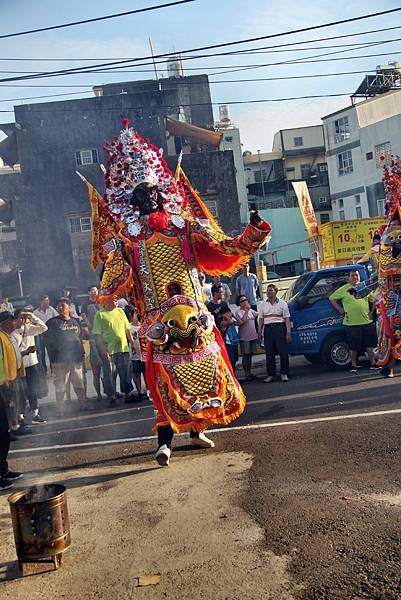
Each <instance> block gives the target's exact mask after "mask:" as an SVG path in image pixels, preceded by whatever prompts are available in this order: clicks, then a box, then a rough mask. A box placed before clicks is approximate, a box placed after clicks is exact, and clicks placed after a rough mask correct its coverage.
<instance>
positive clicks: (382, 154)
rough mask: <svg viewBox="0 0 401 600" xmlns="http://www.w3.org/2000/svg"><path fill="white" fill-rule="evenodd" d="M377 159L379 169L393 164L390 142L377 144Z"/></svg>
mask: <svg viewBox="0 0 401 600" xmlns="http://www.w3.org/2000/svg"><path fill="white" fill-rule="evenodd" d="M382 158H383V160H382ZM375 159H376V168H377V169H381V168H382V167H383V166H384V165H390V164H391V144H390V142H384V144H378V145H377V146H375Z"/></svg>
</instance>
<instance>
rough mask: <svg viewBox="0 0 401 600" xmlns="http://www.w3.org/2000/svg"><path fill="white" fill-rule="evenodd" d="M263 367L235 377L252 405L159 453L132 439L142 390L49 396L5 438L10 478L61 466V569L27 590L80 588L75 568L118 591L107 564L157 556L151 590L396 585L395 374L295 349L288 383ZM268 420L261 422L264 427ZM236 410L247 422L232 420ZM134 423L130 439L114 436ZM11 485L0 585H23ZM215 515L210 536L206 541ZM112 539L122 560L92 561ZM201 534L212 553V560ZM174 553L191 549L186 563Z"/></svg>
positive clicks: (241, 595) (238, 594) (249, 594)
mask: <svg viewBox="0 0 401 600" xmlns="http://www.w3.org/2000/svg"><path fill="white" fill-rule="evenodd" d="M262 370H263V365H260V366H259V372H260V375H261V378H260V379H258V380H256V382H253V383H251V384H246V385H245V386H244V387H245V391H246V393H247V396H248V406H247V409H246V411H245V413H244V415H243V416H242V417H241V419H238V420H237V421H236V422H235V423H234V424H233V425H232V427H228V428H226V429H225V433H223V434H217V433H215V434H213V433H212V437H213V439H215V441H216V448H215V449H214V450H213V451H205V450H196V449H193V448H191V447H190V446H189V444H188V441H187V436H180V437H179V438H177V439H175V442H174V449H173V456H172V462H171V466H170V467H169V468H168V469H160V468H158V466H157V465H156V463H155V461H154V451H155V444H154V441H153V440H151V441H149V440H147V439H145V440H141V438H143V437H145V438H146V437H147V436H149V435H151V427H152V424H153V409H152V407H151V405H150V404H149V403H144V404H143V405H140V406H138V407H126V406H124V405H123V404H121V405H119V406H117V408H115V409H109V408H108V407H107V406H106V405H102V406H101V407H100V409H99V410H98V411H96V412H93V413H89V414H85V413H84V414H82V413H77V412H73V413H72V414H71V415H70V416H67V417H64V418H63V419H56V418H55V417H53V416H52V414H53V412H54V408H55V407H54V403H53V404H52V403H48V404H46V405H45V406H44V410H45V409H46V412H47V414H48V416H49V422H48V423H47V424H46V425H43V426H39V425H38V426H35V427H33V428H32V429H33V433H32V435H29V436H26V437H25V438H24V439H21V440H19V441H18V442H16V443H13V446H12V448H13V452H11V453H10V459H11V460H10V465H11V468H13V469H17V470H21V471H24V472H25V478H24V479H22V480H21V481H20V482H17V486H18V485H32V482H35V479H34V478H36V479H37V481H38V482H42V483H43V481H47V480H49V478H50V479H51V478H53V479H54V480H57V481H61V482H65V484H66V485H67V488H68V493H69V498H70V499H71V515H73V516H72V522H73V524H74V527H75V530H74V545H73V547H72V548H71V551H69V553H68V554H67V556H66V563H65V567H63V568H62V569H61V570H60V571H59V573H61V574H62V578H61V579H60V575H58V576H57V577H58V578H55V577H54V576H53V575H51V581H50V584H52V585H53V587H51V586H50V587H49V579H50V576H48V575H43V576H39V578H38V579H36V578H35V579H34V578H32V580H31V581H33V582H34V584H33V585H34V586H36V587H33V585H32V584H31V585H30V586H29V585H28V584H29V581H30V578H26V580H25V581H24V582H23V584H24V585H26V587H27V588H28V587H29V589H30V591H29V596H30V597H32V599H35V600H36V598H42V599H44V600H48V599H49V600H50V598H54V595H55V594H56V595H60V597H69V598H81V597H82V593H81V592H80V591H78V592H77V593H76V594H75V595H74V594H71V589H72V587H73V586H74V585H76V581H77V576H78V581H81V580H82V581H84V582H86V581H90V582H91V586H90V591H89V592H88V593H87V594H86V595H85V597H86V598H88V599H90V600H92V598H93V600H95V598H96V599H97V598H107V599H110V600H114V598H115V599H116V600H117V598H121V597H122V595H121V593H120V591H119V589H118V587H115V589H114V588H113V586H112V585H111V584H110V582H113V581H114V580H113V576H114V572H118V582H119V583H121V581H125V580H127V581H130V580H131V579H132V574H133V573H134V574H136V573H139V574H146V573H153V572H160V573H161V577H162V581H161V583H160V586H159V587H155V588H154V589H153V590H148V594H147V597H148V598H150V599H151V600H159V599H161V598H168V599H170V598H171V599H172V600H173V598H174V599H175V598H177V597H179V598H187V597H191V595H193V589H197V590H199V593H198V592H197V595H198V597H199V598H201V599H202V600H210V599H211V598H214V599H215V600H226V599H227V598H230V600H254V598H261V599H262V598H263V599H265V598H266V600H272V598H274V600H295V599H296V600H351V599H352V600H362V599H364V600H399V598H401V580H400V572H401V559H400V556H401V535H400V531H401V510H400V507H401V475H400V469H399V465H400V461H401V445H400V443H399V437H400V431H401V410H400V409H401V407H400V402H399V396H400V393H399V383H400V379H399V377H398V376H397V375H396V377H394V378H393V379H383V378H382V377H381V376H380V375H379V374H378V373H377V372H371V371H369V370H368V369H366V368H365V369H360V370H359V371H358V373H357V374H350V373H330V372H327V371H325V370H323V369H320V368H317V367H313V366H311V365H309V364H308V363H307V362H306V361H304V360H303V359H294V360H292V375H291V380H290V381H289V382H288V383H281V382H276V383H272V384H264V383H263V379H262V377H263V373H262ZM373 413H374V414H373ZM381 413H382V414H381ZM369 415H370V416H369ZM346 416H349V417H350V418H345V419H344V418H342V417H346ZM338 417H339V419H338V420H337V418H338ZM320 419H321V420H320ZM281 423H282V424H283V425H282V426H281V425H280V426H276V425H279V424H281ZM264 424H265V425H266V426H268V427H269V428H268V429H266V428H265V427H259V426H260V425H264ZM241 425H250V426H254V428H252V429H239V430H238V429H236V428H237V427H241ZM270 426H272V427H270ZM132 438H134V439H135V440H136V441H133V442H131V441H126V442H124V443H115V444H114V443H113V440H121V439H127V440H131V439H132ZM100 442H105V443H103V444H101V443H100ZM110 442H111V443H110ZM80 444H87V445H80ZM39 448H42V450H39ZM46 448H48V449H46ZM15 451H16V452H15ZM210 461H211V462H210ZM214 461H217V462H214ZM241 465H242V466H241ZM232 469H234V471H235V472H234V473H233V475H234V476H233V477H231V479H230V470H232ZM218 475H219V477H217V476H218ZM220 475H221V476H220ZM202 477H203V479H202ZM216 477H217V479H218V481H217V480H216V481H215V478H216ZM32 478H33V479H32ZM30 482H31V483H30ZM235 482H236V483H235ZM234 483H235V485H234ZM237 484H238V486H239V487H237ZM8 493H9V491H8V490H5V491H4V492H3V493H0V501H3V504H2V507H1V506H0V528H1V527H5V528H6V529H5V531H6V533H7V532H8V533H7V535H8V538H7V539H8V546H7V548H6V549H7V553H5V550H4V552H3V553H4V557H3V558H1V556H0V588H1V589H0V595H1V593H3V591H4V592H5V598H10V600H11V598H13V599H15V600H20V599H21V600H23V599H25V598H26V597H27V595H26V594H27V591H26V590H25V588H24V587H22V584H21V580H19V579H18V577H19V574H18V569H17V567H16V563H15V554H14V550H13V541H12V531H11V524H10V519H9V515H8V507H7V505H6V500H5V496H6V495H7V494H8ZM163 494H164V495H163ZM202 494H203V495H204V496H203V495H202ZM213 494H214V495H213ZM3 496H4V498H3ZM121 502H122V503H123V506H122V505H121ZM172 502H173V504H171V503H172ZM85 503H86V504H85ZM194 507H195V508H196V510H195V513H193V512H191V511H193V510H194ZM1 508H3V510H1ZM106 509H107V510H108V511H109V512H107V510H106ZM111 509H113V510H111ZM238 510H240V511H241V512H238ZM113 511H114V512H113ZM100 513H101V514H102V515H103V513H104V515H103V521H102V520H100V521H99V518H98V516H97V515H98V514H100ZM127 515H130V516H129V518H128V520H127ZM174 515H176V516H177V519H176V522H174V523H173V522H171V519H172V517H173V516H174ZM182 515H184V516H185V519H184V521H182V520H181V519H182ZM134 517H135V519H136V520H135V519H134ZM211 517H212V520H211ZM198 519H200V521H199V523H200V526H199V527H198V529H195V530H193V528H192V526H191V527H190V528H189V529H185V533H183V530H182V527H185V526H186V525H185V524H184V525H183V523H188V522H190V523H191V524H192V523H194V522H197V521H198ZM202 519H203V521H202ZM213 519H215V520H213ZM250 519H251V520H250ZM121 522H122V523H123V524H124V526H123V527H120V529H118V527H117V526H118V525H121ZM109 525H110V526H109ZM222 526H224V527H226V528H227V531H229V532H230V535H229V536H228V537H227V535H225V534H224V531H225V530H222V528H221V527H222ZM255 526H257V527H258V531H259V533H258V537H255V538H252V540H251V541H252V544H251V545H249V540H248V541H247V540H246V539H245V540H244V536H243V534H244V533H249V532H253V533H255ZM138 531H139V532H141V533H139V535H138ZM215 531H218V533H219V535H218V536H217V537H216V540H217V541H218V540H220V546H219V545H218V543H217V541H213V542H212V543H211V540H214V538H213V533H214V532H215ZM226 533H227V532H226ZM253 533H252V535H253ZM88 535H89V536H92V538H89V542H90V544H92V543H93V544H95V541H91V540H94V539H96V548H97V549H98V554H99V556H98V558H97V560H96V561H94V562H93V564H92V561H90V560H88V557H87V555H86V554H85V552H84V551H85V548H87V546H88ZM230 536H231V537H230ZM251 537H252V536H251ZM245 538H246V536H245ZM166 539H168V540H169V545H168V550H163V548H164V546H163V543H165V541H166ZM122 540H123V541H122ZM142 540H144V541H147V542H148V543H147V545H146V544H144V543H142ZM192 542H193V544H194V545H193V546H191V543H192ZM90 544H89V545H90ZM255 544H256V545H255ZM102 548H103V550H102ZM111 548H113V554H114V552H117V550H114V549H121V548H123V549H124V551H123V552H122V556H121V559H122V562H121V563H120V562H119V564H118V568H115V567H114V566H113V565H114V563H110V564H111V566H110V568H109V571H107V572H105V573H103V572H102V571H101V570H100V571H99V567H98V565H99V564H105V565H109V562H110V552H111V550H110V549H111ZM126 548H129V552H128V553H127V551H126ZM160 548H161V549H162V550H160ZM227 548H229V549H230V550H233V549H234V550H235V552H236V553H237V554H236V555H235V556H236V558H234V559H233V557H232V554H231V553H229V554H228V557H229V559H230V560H229V564H228V565H225V563H224V562H223V563H221V561H220V557H221V556H223V555H224V556H225V554H226V553H225V551H226V549H227ZM250 548H251V549H252V552H253V554H252V553H251V554H249V551H250ZM100 550H101V551H100ZM202 550H204V551H205V552H206V556H204V555H203V554H202V552H201V551H202ZM211 550H213V551H214V552H215V554H214V555H213V556H216V557H218V558H215V559H212V560H209V559H210V556H211V555H210V552H211ZM247 553H248V554H247ZM128 555H129V556H130V557H131V560H129V561H127V556H128ZM247 556H248V558H247V561H248V562H247V563H246V564H247V567H245V568H244V557H247ZM137 557H140V558H141V561H143V565H142V566H141V565H139V566H138V560H137ZM171 557H172V558H173V562H174V564H173V565H172V564H171V562H169V558H171ZM182 557H189V559H190V560H189V563H190V565H189V566H188V568H186V567H183V563H182ZM232 559H233V560H232ZM124 561H125V562H124ZM211 568H213V569H214V571H211V570H210V569H211ZM277 568H278V572H277ZM275 569H276V571H275ZM2 571H3V572H4V573H3V575H2ZM99 573H101V576H99ZM238 573H240V577H237V579H235V577H236V576H237V575H238ZM194 577H195V579H194ZM79 578H81V579H79ZM96 578H97V580H98V581H97V584H96V585H95V584H93V582H94V581H95V580H96ZM196 578H198V579H196ZM232 578H234V579H232ZM14 579H17V581H13V580H14ZM231 579H232V581H233V582H235V585H234V588H235V592H234V591H232V590H231V588H230V582H231ZM258 582H259V583H258ZM2 583H4V584H5V585H4V588H3V587H2V586H1V584H2ZM272 583H276V584H277V590H276V591H272V589H271V586H272ZM20 584H21V585H20ZM259 584H260V586H259V587H258V585H259ZM169 585H171V588H170V587H169ZM177 586H178V587H177ZM230 590H231V591H230ZM262 590H263V591H262ZM127 597H130V598H131V597H132V598H134V597H135V598H136V597H139V596H138V594H137V593H136V592H133V593H132V594H131V595H129V596H127Z"/></svg>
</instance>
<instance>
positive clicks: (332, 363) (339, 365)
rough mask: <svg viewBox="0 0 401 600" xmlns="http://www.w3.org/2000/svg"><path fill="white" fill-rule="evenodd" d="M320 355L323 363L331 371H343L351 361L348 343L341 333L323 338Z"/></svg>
mask: <svg viewBox="0 0 401 600" xmlns="http://www.w3.org/2000/svg"><path fill="white" fill-rule="evenodd" d="M320 355H321V358H322V361H323V363H324V365H325V366H326V367H327V368H329V369H331V370H332V371H344V370H345V369H346V368H347V367H349V365H350V363H351V360H350V357H349V346H348V343H347V342H346V341H345V339H344V337H343V336H341V335H333V336H331V337H329V338H328V339H327V340H325V342H324V344H323V347H322V349H321V351H320Z"/></svg>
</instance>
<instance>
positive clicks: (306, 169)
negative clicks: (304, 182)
mask: <svg viewBox="0 0 401 600" xmlns="http://www.w3.org/2000/svg"><path fill="white" fill-rule="evenodd" d="M309 176H310V165H301V177H302V179H308V178H309Z"/></svg>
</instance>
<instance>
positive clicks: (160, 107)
mask: <svg viewBox="0 0 401 600" xmlns="http://www.w3.org/2000/svg"><path fill="white" fill-rule="evenodd" d="M399 91H400V92H401V89H400V90H399ZM350 95H351V94H350V92H343V93H339V94H313V95H308V96H290V97H288V98H262V99H257V100H255V99H254V100H230V101H228V100H224V101H223V100H221V101H220V102H191V103H190V104H168V105H167V104H166V105H162V104H160V105H158V106H151V107H149V106H121V107H115V108H113V107H106V106H105V107H102V106H96V107H94V108H86V107H85V108H83V107H80V108H79V109H73V108H53V109H52V110H51V111H49V109H48V108H47V109H43V108H42V109H41V108H39V109H34V108H31V106H32V105H30V108H29V113H35V112H37V113H40V112H51V113H57V112H75V113H82V112H96V111H99V110H108V111H110V110H116V111H119V112H122V113H126V111H128V110H146V111H148V112H149V110H152V109H156V110H158V109H169V110H171V109H172V108H190V107H193V106H219V105H220V104H231V105H235V104H263V103H267V102H290V101H293V100H309V99H315V98H340V97H344V96H350ZM23 107H24V105H21V106H18V107H17V108H23ZM0 112H1V113H12V112H14V111H12V110H0Z"/></svg>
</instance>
